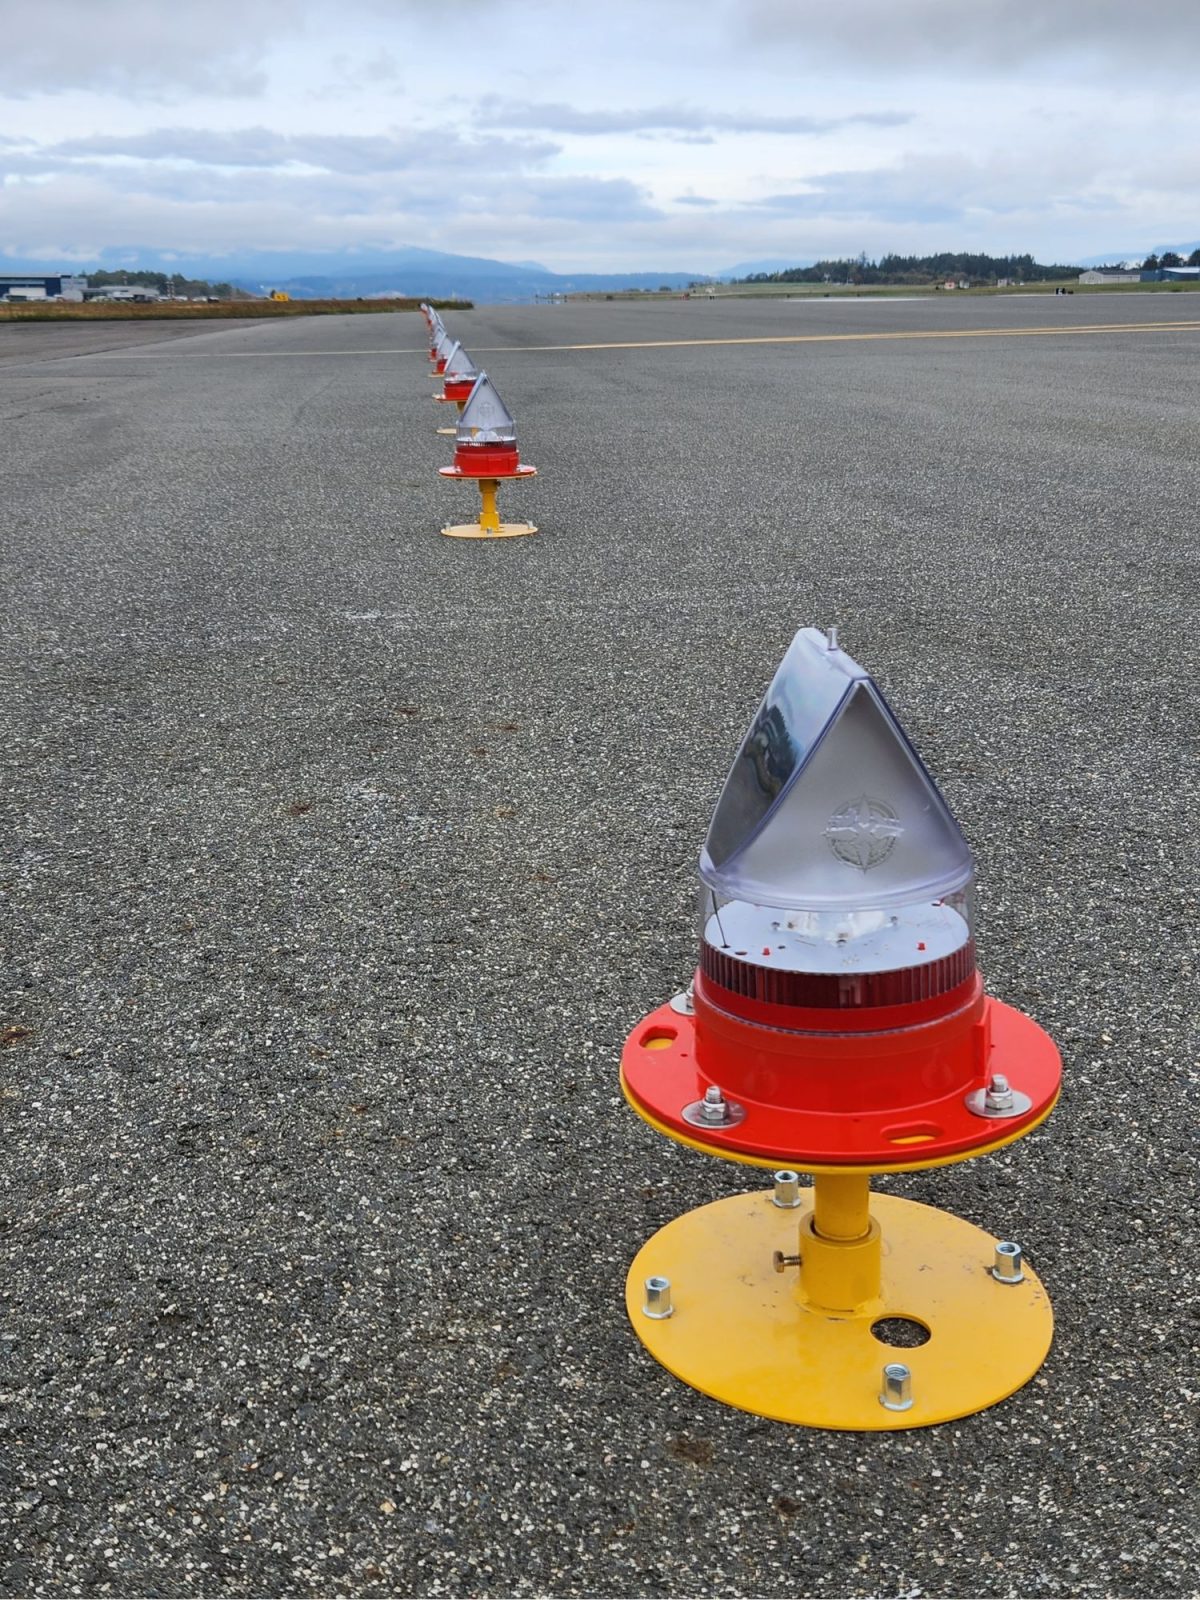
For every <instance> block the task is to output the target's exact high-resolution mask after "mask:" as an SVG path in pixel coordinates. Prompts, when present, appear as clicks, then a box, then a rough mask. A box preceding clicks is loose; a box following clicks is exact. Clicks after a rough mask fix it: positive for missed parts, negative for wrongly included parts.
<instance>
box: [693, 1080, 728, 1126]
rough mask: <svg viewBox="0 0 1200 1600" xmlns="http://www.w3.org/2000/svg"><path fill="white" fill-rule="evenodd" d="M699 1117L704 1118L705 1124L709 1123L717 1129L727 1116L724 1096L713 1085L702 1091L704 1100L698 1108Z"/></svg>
mask: <svg viewBox="0 0 1200 1600" xmlns="http://www.w3.org/2000/svg"><path fill="white" fill-rule="evenodd" d="M700 1115H701V1116H702V1117H703V1118H704V1120H705V1122H707V1123H710V1124H711V1125H712V1126H714V1127H718V1126H719V1125H720V1124H721V1123H722V1122H724V1121H725V1119H726V1117H727V1116H728V1115H729V1110H728V1107H727V1106H726V1104H725V1096H724V1095H723V1094H722V1093H721V1091H720V1089H718V1088H717V1086H716V1084H715V1083H714V1084H710V1085H709V1087H708V1088H707V1089H705V1091H704V1100H703V1102H702V1103H701V1106H700Z"/></svg>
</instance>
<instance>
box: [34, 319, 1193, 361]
mask: <svg viewBox="0 0 1200 1600" xmlns="http://www.w3.org/2000/svg"><path fill="white" fill-rule="evenodd" d="M1197 332H1200V319H1198V320H1196V321H1189V322H1095V323H1082V324H1080V325H1078V326H1076V327H1070V326H1063V327H1049V328H915V329H898V330H893V331H889V332H886V333H768V334H754V335H748V336H742V337H730V338H723V339H629V340H619V341H613V342H611V343H603V344H601V343H596V344H493V345H477V344H475V343H472V345H471V349H472V351H473V352H474V353H475V354H476V355H489V356H491V355H506V356H513V355H526V354H530V355H533V354H544V353H546V352H552V351H555V350H561V351H581V350H690V349H697V348H703V347H711V346H718V345H769V344H872V343H875V344H878V343H887V342H891V343H894V342H896V341H903V340H914V339H916V340H921V339H1058V338H1065V337H1070V336H1077V335H1079V334H1094V335H1096V334H1120V333H1197ZM151 352H153V354H154V355H156V356H158V355H161V356H164V357H166V356H173V357H175V358H176V359H178V360H181V361H236V360H259V359H261V358H262V357H264V356H284V357H287V358H288V359H289V360H296V359H300V360H319V359H321V358H322V357H326V356H418V357H422V358H426V359H427V353H426V352H425V351H424V350H421V349H415V350H414V349H412V348H411V347H404V346H396V347H395V348H394V349H388V348H383V349H368V350H198V351H193V352H191V353H190V354H188V353H186V352H184V351H182V350H180V348H179V346H178V345H177V344H173V343H171V342H170V341H169V340H164V341H163V342H162V343H156V344H154V345H146V346H141V347H134V348H131V349H114V350H97V351H93V352H82V351H81V352H80V353H79V354H78V355H71V356H61V357H58V358H57V359H59V360H66V361H87V360H91V359H99V358H102V357H103V358H107V359H109V360H114V359H115V360H118V361H119V360H123V359H124V360H129V359H134V360H142V359H144V357H145V356H146V355H148V354H150V353H151Z"/></svg>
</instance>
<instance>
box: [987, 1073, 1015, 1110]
mask: <svg viewBox="0 0 1200 1600" xmlns="http://www.w3.org/2000/svg"><path fill="white" fill-rule="evenodd" d="M983 1103H984V1105H985V1106H986V1107H987V1109H988V1110H989V1111H1011V1110H1012V1107H1013V1092H1012V1086H1011V1084H1010V1083H1009V1081H1008V1079H1007V1078H1006V1077H1005V1076H1004V1074H1003V1073H1002V1072H996V1073H993V1074H992V1076H991V1077H990V1078H989V1079H988V1086H987V1095H986V1096H985V1098H984V1102H983Z"/></svg>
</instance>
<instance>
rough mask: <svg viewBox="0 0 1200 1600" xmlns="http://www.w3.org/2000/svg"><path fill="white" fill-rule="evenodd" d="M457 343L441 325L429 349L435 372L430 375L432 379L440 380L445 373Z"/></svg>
mask: <svg viewBox="0 0 1200 1600" xmlns="http://www.w3.org/2000/svg"><path fill="white" fill-rule="evenodd" d="M457 343H458V341H457V340H456V339H452V338H451V337H450V335H449V334H448V333H447V332H446V330H445V328H443V327H441V326H440V325H439V327H438V330H437V332H436V333H435V334H434V336H433V343H432V344H431V345H430V347H429V359H430V360H431V361H432V362H433V371H432V372H431V373H430V377H432V378H440V377H441V375H442V373H443V372H445V370H446V361H447V358H448V357H449V355H450V352H451V350H453V349H454V346H455V345H456V344H457Z"/></svg>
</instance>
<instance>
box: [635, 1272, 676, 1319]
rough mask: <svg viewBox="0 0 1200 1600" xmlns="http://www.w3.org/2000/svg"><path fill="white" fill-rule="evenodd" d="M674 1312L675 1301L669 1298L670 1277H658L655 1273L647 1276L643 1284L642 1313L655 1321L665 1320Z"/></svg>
mask: <svg viewBox="0 0 1200 1600" xmlns="http://www.w3.org/2000/svg"><path fill="white" fill-rule="evenodd" d="M674 1312H675V1302H674V1300H672V1298H671V1280H670V1278H660V1277H658V1276H657V1275H656V1276H655V1277H653V1278H647V1279H646V1282H645V1284H644V1286H643V1297H642V1315H643V1316H644V1317H650V1318H652V1320H653V1321H655V1322H665V1321H666V1320H667V1318H668V1317H670V1316H673V1315H674Z"/></svg>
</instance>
